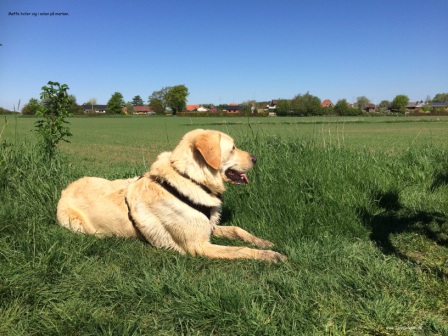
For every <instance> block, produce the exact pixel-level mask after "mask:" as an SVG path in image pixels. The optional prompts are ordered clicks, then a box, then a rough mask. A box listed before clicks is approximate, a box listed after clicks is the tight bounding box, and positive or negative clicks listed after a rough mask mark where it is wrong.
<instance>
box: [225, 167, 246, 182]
mask: <svg viewBox="0 0 448 336" xmlns="http://www.w3.org/2000/svg"><path fill="white" fill-rule="evenodd" d="M226 176H227V177H228V178H229V179H230V180H231V182H232V183H235V184H243V183H244V184H249V179H248V178H247V175H246V174H244V173H238V172H237V171H236V170H233V169H227V170H226Z"/></svg>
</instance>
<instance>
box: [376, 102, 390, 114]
mask: <svg viewBox="0 0 448 336" xmlns="http://www.w3.org/2000/svg"><path fill="white" fill-rule="evenodd" d="M389 106H390V101H388V100H382V101H381V103H379V105H378V107H379V109H380V112H386V111H387V110H388V109H389Z"/></svg>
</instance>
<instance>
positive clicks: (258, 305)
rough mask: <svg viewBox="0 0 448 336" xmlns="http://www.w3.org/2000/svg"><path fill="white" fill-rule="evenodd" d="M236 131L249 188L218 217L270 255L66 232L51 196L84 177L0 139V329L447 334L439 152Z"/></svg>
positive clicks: (238, 191)
mask: <svg viewBox="0 0 448 336" xmlns="http://www.w3.org/2000/svg"><path fill="white" fill-rule="evenodd" d="M236 137H237V138H238V139H237V140H239V147H241V148H244V149H246V150H248V151H250V152H252V153H254V154H255V155H257V157H258V162H257V165H256V167H255V168H254V170H253V171H252V172H250V173H249V179H250V181H251V184H250V185H248V186H230V187H229V189H228V191H227V192H226V194H225V201H224V204H225V205H224V213H223V224H224V225H239V226H241V227H243V228H245V229H247V230H249V231H251V232H253V233H254V234H256V235H258V236H260V237H263V238H266V239H269V240H271V241H273V242H274V243H275V244H276V247H275V249H276V250H278V251H281V252H282V253H285V254H287V255H288V256H289V260H288V261H287V262H285V263H283V264H277V265H271V264H266V263H263V262H256V261H217V260H208V259H205V258H192V257H188V256H180V255H178V254H176V253H174V252H169V251H161V250H156V249H154V248H152V247H150V246H148V245H145V244H143V243H141V242H139V241H136V240H125V239H120V238H107V239H98V238H95V237H92V236H85V235H76V234H73V233H71V232H69V231H67V230H65V229H63V228H61V227H59V226H58V225H57V223H56V219H55V208H56V204H57V201H58V198H59V194H60V191H61V189H62V188H64V187H65V186H66V184H68V183H69V182H70V181H72V180H74V179H76V178H78V177H80V176H83V175H91V174H90V173H93V171H89V166H88V165H82V166H80V165H78V164H76V165H75V164H73V162H70V161H69V160H68V159H63V158H61V157H57V158H55V160H53V161H51V162H49V161H47V160H46V159H45V156H43V155H41V154H40V153H39V151H38V150H37V148H35V147H34V146H33V145H32V144H29V143H28V144H24V145H23V146H11V145H5V144H4V145H3V146H2V151H1V154H0V162H2V163H3V164H2V165H1V166H0V204H1V205H0V220H1V223H0V269H1V271H0V335H60V334H66V335H323V334H326V335H344V334H349V335H360V334H370V335H395V334H407V333H411V332H412V331H415V332H421V333H423V332H424V333H425V334H447V333H448V328H447V327H446V325H447V322H448V319H447V315H448V310H447V305H446V302H448V280H447V278H448V265H447V260H448V251H447V237H448V236H447V234H448V225H447V223H448V218H447V214H448V178H447V176H448V174H447V171H448V159H447V158H448V155H447V154H448V151H447V150H446V149H437V148H434V147H420V148H418V149H417V148H415V147H414V148H410V149H409V150H407V151H405V152H403V153H402V154H397V155H386V154H381V153H378V152H371V151H367V150H352V149H347V148H345V147H344V146H341V145H337V144H332V145H329V144H328V143H325V145H324V144H323V143H322V142H319V141H316V139H314V140H313V139H311V140H310V139H305V138H303V139H301V138H300V137H295V138H291V137H281V136H271V135H264V134H262V133H259V132H256V131H255V132H252V131H251V130H250V129H249V130H247V131H245V132H244V133H243V132H242V133H241V134H236ZM140 168H142V166H136V165H133V166H122V165H120V168H119V169H118V171H117V170H116V167H113V166H112V167H110V171H109V173H108V175H110V176H111V177H114V178H115V177H126V176H132V175H135V174H136V172H137V171H138V169H140ZM216 242H217V243H223V244H240V243H238V242H228V241H225V240H218V239H217V240H216Z"/></svg>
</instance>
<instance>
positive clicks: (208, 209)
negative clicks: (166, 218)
mask: <svg viewBox="0 0 448 336" xmlns="http://www.w3.org/2000/svg"><path fill="white" fill-rule="evenodd" d="M152 180H153V181H154V182H156V183H157V184H159V185H160V186H161V187H162V188H163V189H165V190H166V191H168V192H169V193H170V194H171V195H173V196H174V197H176V198H177V199H179V200H180V201H182V202H183V203H185V204H186V205H188V206H189V207H190V208H193V209H195V210H196V211H199V212H200V213H202V214H204V215H205V216H206V217H207V218H208V219H209V220H210V218H211V217H212V209H213V207H212V206H208V205H204V204H197V203H195V202H193V201H192V200H191V199H189V198H188V197H187V196H185V195H183V194H181V193H180V192H179V190H177V189H176V188H175V187H173V186H172V185H171V184H170V183H169V182H168V181H167V180H165V179H163V178H162V177H160V176H153V177H152Z"/></svg>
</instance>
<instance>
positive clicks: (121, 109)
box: [0, 84, 448, 116]
mask: <svg viewBox="0 0 448 336" xmlns="http://www.w3.org/2000/svg"><path fill="white" fill-rule="evenodd" d="M188 95H189V91H188V88H187V87H186V86H185V85H183V84H181V85H176V86H167V87H163V88H162V89H160V90H158V91H154V92H153V93H152V94H151V95H149V96H148V99H147V103H146V104H145V102H144V101H143V99H142V98H141V96H139V95H137V96H134V97H133V98H132V100H131V101H128V102H125V100H124V97H123V95H122V94H121V93H120V92H115V93H113V94H112V96H111V98H110V99H109V101H108V102H107V113H109V114H117V115H118V114H124V113H126V112H127V113H128V114H132V113H133V112H134V107H135V106H145V105H146V106H149V107H150V108H151V110H152V111H153V112H155V113H157V114H165V113H167V112H168V111H169V112H171V113H172V114H176V113H177V112H181V111H185V110H186V105H187V97H188ZM68 99H69V101H70V107H69V112H70V113H71V114H84V109H83V108H82V106H81V105H79V104H78V103H77V101H76V97H75V96H74V95H69V97H68ZM436 102H439V103H446V102H448V93H438V94H436V95H435V96H434V98H432V99H431V98H430V97H427V98H426V101H425V104H424V105H423V108H422V109H423V110H426V111H430V110H431V107H430V104H431V103H436ZM42 104H43V102H42V101H41V100H38V99H35V98H31V99H30V100H29V102H28V103H27V104H26V105H25V106H24V107H23V109H22V114H24V115H36V113H37V111H38V110H39V109H40V108H41V107H42ZM266 104H267V102H266V103H257V102H255V101H247V102H245V103H243V104H242V105H243V110H242V112H245V113H251V106H257V108H258V109H261V108H265V107H266ZM370 104H371V102H370V100H369V99H368V98H367V97H365V96H360V97H358V98H357V99H356V102H354V103H353V104H350V103H349V102H348V101H347V100H346V99H340V100H338V101H337V102H336V104H335V105H334V106H331V107H323V106H321V99H320V98H319V97H317V96H314V95H312V94H310V93H309V92H307V93H305V94H298V95H296V96H295V97H293V98H292V99H279V100H278V101H277V104H276V113H277V115H279V116H286V115H296V116H310V115H325V114H336V115H341V116H354V115H360V114H362V113H363V112H364V111H365V110H366V108H367V107H368V106H369V105H370ZM408 104H409V97H408V96H406V95H403V94H400V95H397V96H395V98H394V99H393V100H392V101H388V100H383V101H381V102H380V103H379V104H377V105H375V109H376V111H377V112H387V111H390V112H393V113H404V112H406V107H407V105H408ZM83 105H92V107H93V105H96V99H95V98H91V99H90V100H89V101H88V102H86V103H84V104H83ZM204 106H205V105H204ZM222 106H224V105H222ZM244 108H245V109H244ZM221 109H222V108H220V107H219V106H218V108H217V110H221ZM125 111H126V112H125ZM8 112H10V111H7V110H5V109H0V114H5V113H8Z"/></svg>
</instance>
